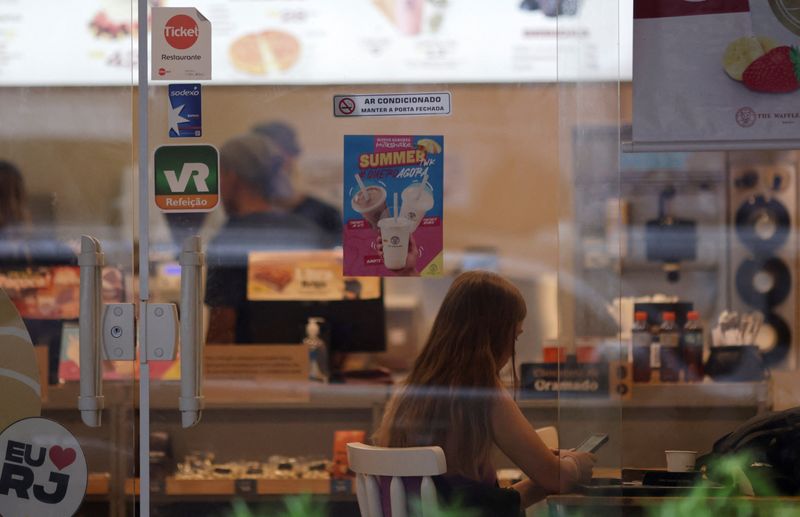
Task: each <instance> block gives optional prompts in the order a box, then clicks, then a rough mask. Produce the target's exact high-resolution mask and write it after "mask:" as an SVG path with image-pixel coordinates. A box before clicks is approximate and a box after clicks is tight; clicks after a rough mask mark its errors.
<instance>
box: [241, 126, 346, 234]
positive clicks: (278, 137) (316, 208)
mask: <svg viewBox="0 0 800 517" xmlns="http://www.w3.org/2000/svg"><path fill="white" fill-rule="evenodd" d="M252 131H253V133H255V134H257V135H262V136H264V137H266V138H268V139H269V140H270V142H272V143H273V144H275V146H277V149H278V151H280V153H281V156H282V157H283V159H284V160H285V167H284V170H285V171H286V172H287V173H288V174H289V175H290V176H291V175H295V174H296V169H297V160H298V159H299V158H300V153H301V149H300V144H299V143H298V141H297V133H296V132H295V130H294V129H293V128H292V126H290V125H289V124H286V123H285V122H279V121H272V122H265V123H262V124H258V125H257V126H255V127H253V129H252ZM289 206H290V209H291V210H292V213H295V214H297V215H301V216H303V217H306V218H308V219H311V220H312V221H314V222H315V223H316V224H317V225H319V227H320V228H322V229H323V231H325V233H326V234H327V235H328V236H329V237H330V238H331V239H332V241H333V242H334V243H336V244H341V243H342V214H341V212H339V210H337V209H336V208H334V207H333V206H331V205H329V204H328V203H325V202H324V201H322V200H320V199H318V198H316V197H314V196H312V195H310V194H306V193H298V194H297V195H295V196H294V197H293V198H292V199H291V201H290V204H289Z"/></svg>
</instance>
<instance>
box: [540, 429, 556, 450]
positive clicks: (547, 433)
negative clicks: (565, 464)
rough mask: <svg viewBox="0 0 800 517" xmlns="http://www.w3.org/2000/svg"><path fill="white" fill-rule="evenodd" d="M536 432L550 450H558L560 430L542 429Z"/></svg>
mask: <svg viewBox="0 0 800 517" xmlns="http://www.w3.org/2000/svg"><path fill="white" fill-rule="evenodd" d="M536 432H537V433H538V434H539V438H541V439H542V441H543V442H544V444H545V445H547V448H548V449H558V430H557V429H556V428H555V427H553V426H548V427H542V428H540V429H537V430H536Z"/></svg>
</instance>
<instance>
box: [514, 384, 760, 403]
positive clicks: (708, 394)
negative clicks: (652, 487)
mask: <svg viewBox="0 0 800 517" xmlns="http://www.w3.org/2000/svg"><path fill="white" fill-rule="evenodd" d="M768 402H769V384H768V383H767V382H704V383H697V384H688V383H675V384H666V383H664V384H634V385H633V393H632V396H631V397H630V398H629V399H627V400H620V399H616V398H573V397H561V398H559V399H549V400H542V399H521V400H519V405H520V407H521V408H523V409H534V408H540V407H543V408H549V407H562V408H580V407H589V406H592V407H622V408H676V407H680V408H692V407H695V408H699V407H761V406H766V405H767V404H768Z"/></svg>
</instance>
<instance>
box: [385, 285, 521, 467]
mask: <svg viewBox="0 0 800 517" xmlns="http://www.w3.org/2000/svg"><path fill="white" fill-rule="evenodd" d="M526 310H527V309H526V307H525V301H524V299H523V298H522V295H521V294H520V292H519V290H518V289H517V288H516V287H514V286H513V285H512V284H511V283H510V282H508V281H507V280H504V279H503V278H502V277H500V276H498V275H496V274H494V273H488V272H482V271H473V272H468V273H464V274H462V275H460V276H459V277H458V278H456V279H455V281H454V282H453V285H452V286H451V287H450V290H449V291H448V292H447V295H446V296H445V298H444V300H443V301H442V305H441V307H440V309H439V313H438V314H437V315H436V319H435V320H434V322H433V328H432V329H431V333H430V336H429V337H428V341H427V342H426V343H425V346H424V348H423V349H422V352H421V353H420V355H419V356H418V357H417V359H416V361H415V363H414V367H413V369H412V371H411V374H410V375H409V376H408V378H407V379H406V381H405V386H404V387H403V389H402V390H401V391H400V393H399V394H398V395H397V396H396V397H395V398H394V399H393V400H392V402H390V404H389V405H388V407H387V409H386V414H385V416H384V419H383V422H382V423H381V426H380V428H379V429H378V431H377V432H376V434H375V437H374V439H375V443H376V444H377V445H379V446H383V447H415V446H429V445H439V446H441V447H442V448H444V450H445V451H446V452H448V453H449V454H448V456H447V467H448V472H450V473H453V474H459V475H462V476H466V477H469V478H472V479H476V480H480V479H482V478H483V477H484V476H485V474H486V472H484V471H483V469H484V467H486V466H487V465H488V462H489V454H490V451H491V446H492V441H493V436H492V432H491V422H490V411H491V402H492V399H493V398H494V397H495V396H496V394H497V392H498V390H500V389H502V383H501V381H500V377H499V370H500V368H501V367H502V366H503V363H504V362H506V361H508V360H509V359H513V358H514V342H515V339H516V331H517V326H518V325H519V323H520V322H521V321H522V320H523V319H524V318H525V314H526Z"/></svg>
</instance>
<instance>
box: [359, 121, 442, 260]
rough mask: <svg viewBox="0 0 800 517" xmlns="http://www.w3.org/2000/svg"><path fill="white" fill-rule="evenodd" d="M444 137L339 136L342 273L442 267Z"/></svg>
mask: <svg viewBox="0 0 800 517" xmlns="http://www.w3.org/2000/svg"><path fill="white" fill-rule="evenodd" d="M443 187H444V137H442V136H429V135H424V136H408V135H369V136H366V135H346V136H345V137H344V219H345V227H344V274H345V275H347V276H440V275H441V274H442V266H443V259H442V250H443V239H442V231H443V223H444V221H443V214H444V211H443V207H442V189H443Z"/></svg>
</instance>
